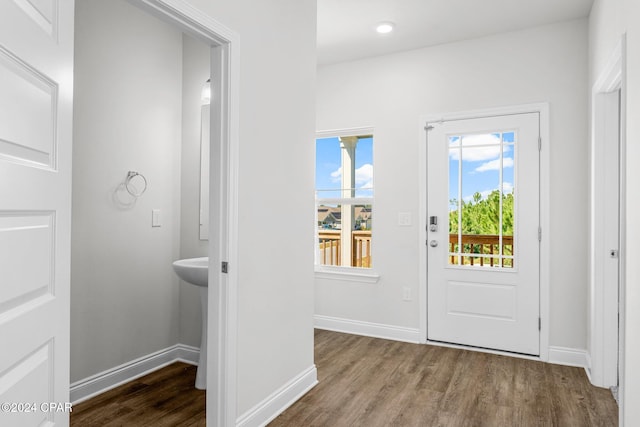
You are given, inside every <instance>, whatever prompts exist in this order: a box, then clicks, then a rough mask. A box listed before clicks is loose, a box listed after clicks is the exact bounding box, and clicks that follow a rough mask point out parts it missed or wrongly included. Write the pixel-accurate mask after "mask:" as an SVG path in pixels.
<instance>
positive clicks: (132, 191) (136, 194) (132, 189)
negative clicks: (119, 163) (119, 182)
mask: <svg viewBox="0 0 640 427" xmlns="http://www.w3.org/2000/svg"><path fill="white" fill-rule="evenodd" d="M136 176H139V177H140V178H142V181H143V182H144V186H143V187H142V190H140V191H137V189H136V187H135V186H134V185H132V184H131V180H132V179H133V178H135V177H136ZM124 186H125V188H126V189H127V192H128V193H129V194H131V195H132V196H133V197H140V196H142V194H143V193H144V192H145V191H147V178H145V177H144V175H142V174H139V173H138V172H134V171H129V173H128V174H127V179H126V180H125V182H124Z"/></svg>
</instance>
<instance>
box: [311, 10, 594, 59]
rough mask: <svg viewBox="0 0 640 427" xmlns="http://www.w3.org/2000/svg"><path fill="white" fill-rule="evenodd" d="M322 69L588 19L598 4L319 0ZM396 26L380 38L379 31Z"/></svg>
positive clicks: (319, 54) (319, 43)
mask: <svg viewBox="0 0 640 427" xmlns="http://www.w3.org/2000/svg"><path fill="white" fill-rule="evenodd" d="M317 1H318V64H320V65H324V64H332V63H336V62H343V61H350V60H354V59H361V58H366V57H370V56H378V55H385V54H389V53H392V52H399V51H404V50H411V49H417V48H421V47H425V46H433V45H437V44H442V43H449V42H454V41H459V40H466V39H472V38H477V37H482V36H487V35H490V34H496V33H502V32H507V31H514V30H520V29H523V28H528V27H535V26H538V25H544V24H549V23H552V22H558V21H564V20H568V19H575V18H581V17H585V16H588V14H589V12H590V10H591V5H592V4H593V0H317ZM382 21H391V22H393V23H394V24H395V31H393V32H392V33H391V34H387V35H381V34H377V33H376V32H375V26H376V24H377V23H379V22H382Z"/></svg>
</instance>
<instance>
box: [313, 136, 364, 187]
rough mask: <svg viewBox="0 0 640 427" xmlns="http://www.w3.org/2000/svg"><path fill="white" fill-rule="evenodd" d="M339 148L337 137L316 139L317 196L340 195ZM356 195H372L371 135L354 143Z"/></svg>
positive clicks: (340, 157) (340, 168)
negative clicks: (356, 143)
mask: <svg viewBox="0 0 640 427" xmlns="http://www.w3.org/2000/svg"><path fill="white" fill-rule="evenodd" d="M340 150H341V148H340V140H339V139H338V137H333V138H318V139H317V140H316V190H318V197H320V198H325V197H331V198H337V197H342V194H341V192H340V189H341V186H342V185H341V184H342V183H341V180H342V167H341V161H342V160H341V159H342V156H341V151H340ZM355 188H356V197H372V196H373V137H369V138H360V139H359V140H358V145H356V185H355Z"/></svg>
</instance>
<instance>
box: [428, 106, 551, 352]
mask: <svg viewBox="0 0 640 427" xmlns="http://www.w3.org/2000/svg"><path fill="white" fill-rule="evenodd" d="M427 128H428V132H427V135H428V136H427V144H428V148H427V154H428V172H427V180H428V183H427V186H428V196H427V203H428V206H427V210H428V215H429V221H428V226H427V227H428V229H429V231H428V232H427V236H428V241H427V242H426V243H427V245H428V249H427V254H428V255H427V258H428V259H427V267H428V273H427V276H428V285H427V296H428V303H427V306H428V315H427V322H428V323H427V337H428V339H429V340H431V341H441V342H447V343H454V344H463V345H470V346H475V347H482V348H488V349H495V350H503V351H509V352H515V353H523V354H529V355H539V354H540V330H539V316H540V272H539V263H540V260H539V256H540V253H539V223H540V222H539V217H540V208H539V205H540V182H539V173H540V172H539V164H540V160H539V135H540V134H539V114H538V113H526V114H512V115H504V116H494V117H485V118H473V119H461V120H448V121H443V122H438V123H432V124H430V125H429V126H428V127H427Z"/></svg>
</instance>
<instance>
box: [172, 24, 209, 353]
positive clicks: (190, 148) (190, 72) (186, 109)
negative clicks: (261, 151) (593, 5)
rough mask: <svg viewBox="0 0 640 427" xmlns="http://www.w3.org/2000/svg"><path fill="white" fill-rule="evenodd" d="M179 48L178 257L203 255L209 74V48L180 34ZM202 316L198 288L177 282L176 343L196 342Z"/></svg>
mask: <svg viewBox="0 0 640 427" xmlns="http://www.w3.org/2000/svg"><path fill="white" fill-rule="evenodd" d="M182 40H183V44H182V46H183V50H182V61H183V62H182V64H183V68H182V81H183V84H182V157H181V160H182V161H181V169H180V170H181V175H180V195H181V203H180V209H181V211H180V212H181V213H180V258H181V259H184V258H195V257H201V256H207V245H208V242H207V241H206V240H200V226H199V224H200V125H201V123H200V120H201V119H200V107H201V102H200V97H201V93H202V86H203V85H204V82H205V81H206V80H207V79H208V78H209V73H210V72H209V70H210V68H211V50H210V48H209V47H208V46H207V45H205V44H204V43H202V42H200V41H198V40H196V39H194V38H192V37H189V36H187V35H184V36H183V39H182ZM201 327H202V318H201V312H200V293H199V291H198V288H197V287H195V286H193V285H191V284H188V283H184V282H181V283H180V335H179V336H180V343H181V344H188V345H192V346H195V347H199V346H200V330H201Z"/></svg>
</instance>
